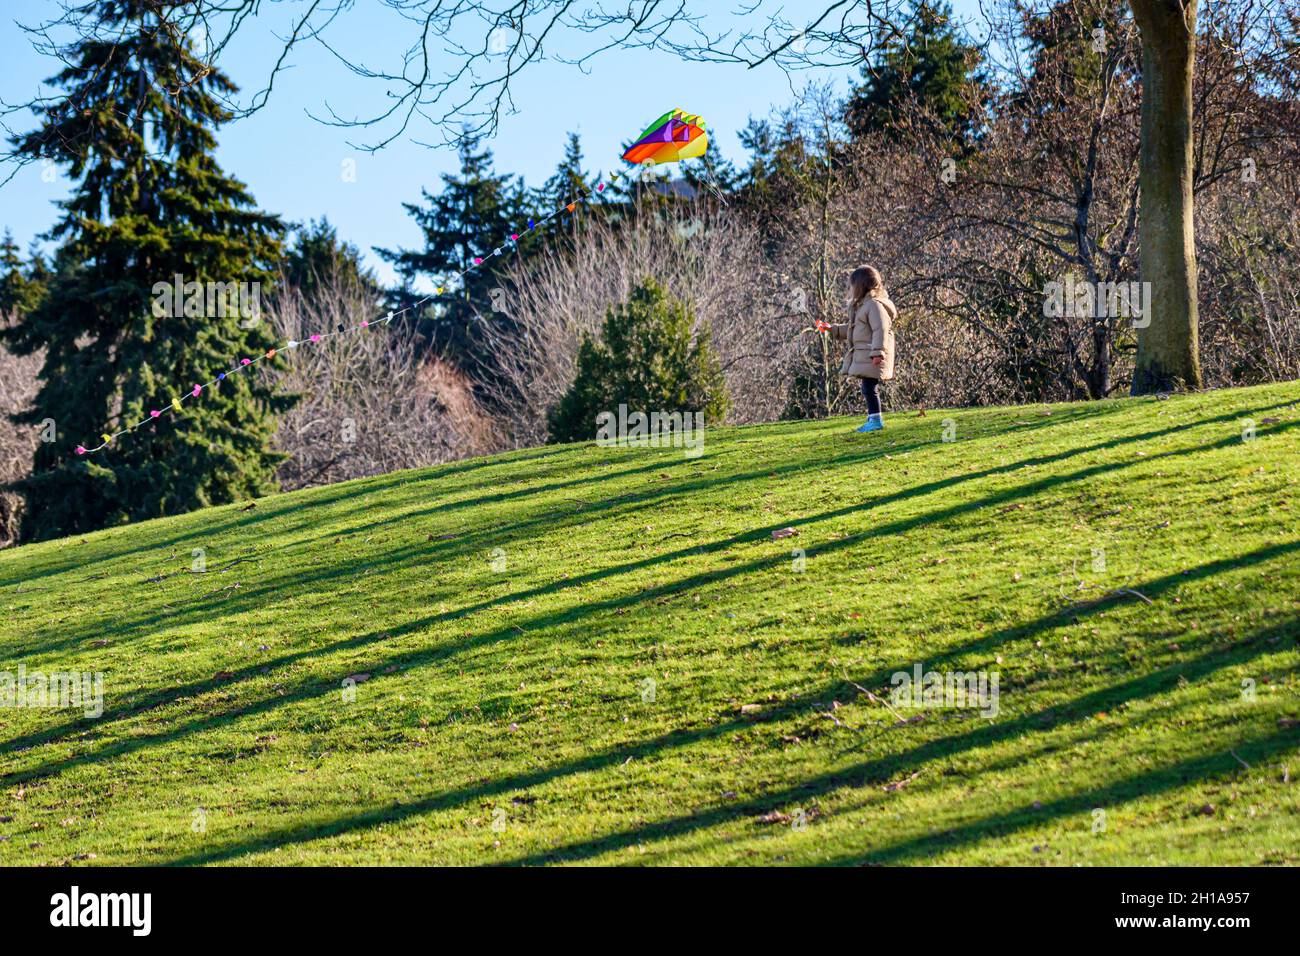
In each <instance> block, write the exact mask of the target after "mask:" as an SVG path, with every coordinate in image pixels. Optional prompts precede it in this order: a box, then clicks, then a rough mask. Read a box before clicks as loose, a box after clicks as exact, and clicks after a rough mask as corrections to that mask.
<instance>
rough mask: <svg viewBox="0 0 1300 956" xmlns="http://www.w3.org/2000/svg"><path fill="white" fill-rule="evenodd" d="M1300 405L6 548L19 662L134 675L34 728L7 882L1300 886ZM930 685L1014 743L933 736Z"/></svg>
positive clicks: (457, 492)
mask: <svg viewBox="0 0 1300 956" xmlns="http://www.w3.org/2000/svg"><path fill="white" fill-rule="evenodd" d="M1298 403H1300V386H1297V385H1295V384H1290V385H1285V386H1270V387H1262V388H1253V389H1242V390H1236V391H1229V392H1216V393H1212V394H1204V395H1195V396H1188V397H1175V398H1172V399H1168V400H1164V401H1162V400H1157V399H1154V398H1152V399H1142V400H1124V401H1113V402H1102V403H1093V404H1078V405H1061V406H1053V407H1051V408H1050V409H1045V408H1041V407H1030V408H1005V409H972V410H963V411H953V412H947V411H931V412H929V413H928V414H926V415H924V416H917V415H916V414H914V413H912V414H907V415H896V416H893V417H891V418H890V419H889V420H888V422H889V427H888V429H887V430H886V431H885V432H884V433H882V434H876V435H857V434H853V433H852V432H851V428H852V426H853V425H855V424H856V423H857V420H854V421H852V422H850V421H848V420H844V419H840V420H833V421H825V422H790V423H782V424H775V425H764V426H758V427H748V428H734V429H717V430H715V431H710V432H709V433H708V435H707V438H706V441H705V444H704V454H703V455H702V456H700V457H698V458H693V459H692V458H689V457H687V456H686V455H685V454H683V452H682V450H680V449H671V448H661V449H652V448H644V447H642V448H635V447H633V448H627V447H624V448H603V447H597V446H595V445H583V446H566V447H549V448H542V449H534V450H529V451H523V452H519V453H515V454H509V455H503V456H499V457H494V458H486V459H478V460H473V461H467V462H461V463H458V464H455V465H449V466H446V467H440V468H435V469H432V470H428V471H422V472H405V473H399V474H392V475H386V476H384V477H380V478H374V479H369V480H364V481H357V482H351V483H348V484H342V485H335V486H331V487H327V488H320V489H315V490H312V491H308V492H303V493H296V494H289V495H281V496H276V497H271V498H266V499H262V500H259V501H258V502H257V503H256V506H255V507H252V508H247V507H245V506H230V507H221V508H213V509H210V510H207V511H204V512H202V513H198V514H193V515H188V516H183V517H178V518H170V519H164V520H159V521H153V522H148V523H145V524H139V525H135V526H132V527H125V528H118V529H114V530H110V531H107V532H101V533H97V534H91V535H86V536H85V537H77V538H69V539H64V540H60V541H54V542H49V543H45V544H40V545H36V546H29V547H23V548H19V549H16V550H11V551H7V552H0V609H2V610H3V620H2V621H0V669H3V670H8V671H10V672H16V669H17V667H18V665H19V664H23V665H24V666H25V667H26V669H27V672H28V673H29V674H30V673H31V672H32V671H35V670H38V669H39V670H42V671H92V672H93V671H102V672H103V674H104V712H103V714H102V716H101V717H99V718H98V719H93V718H87V717H85V716H84V715H83V714H82V713H81V712H80V711H77V710H67V709H62V710H56V709H46V710H33V709H14V708H0V741H2V743H0V862H3V863H5V864H22V863H41V864H59V863H65V862H76V861H86V862H94V863H98V864H129V863H187V864H198V863H218V864H268V863H271V864H291V863H312V864H342V863H358V864H382V863H417V862H419V863H454V864H482V863H530V864H536V863H551V862H589V863H602V864H607V863H742V864H759V863H790V864H796V863H798V864H806V863H817V864H821V863H834V864H840V863H887V864H899V863H905V864H917V863H941V864H953V863H977V864H1058V865H1072V864H1119V863H1136V864H1147V863H1168V862H1178V863H1274V864H1279V863H1290V864H1295V863H1298V862H1300V839H1297V837H1298V836H1300V807H1298V805H1297V797H1298V796H1300V783H1298V782H1296V781H1297V778H1300V750H1298V746H1300V724H1298V723H1297V721H1298V720H1300V676H1298V675H1297V664H1298V663H1300V660H1298V656H1297V654H1298V651H1297V643H1298V640H1300V500H1297V495H1296V491H1297V477H1298V475H1300V429H1298V428H1297V424H1298V423H1300V408H1298V407H1297V404H1298ZM1249 422H1253V423H1254V428H1255V432H1254V437H1253V438H1249V432H1248V431H1247V430H1246V429H1247V425H1248V423H1249ZM945 427H947V428H948V430H949V433H950V435H951V433H952V429H953V428H954V427H955V440H953V441H944V440H943V437H944V431H945ZM1244 436H1245V437H1244ZM1247 438H1249V440H1247ZM786 527H791V528H794V529H795V530H796V531H797V536H794V537H790V538H785V539H782V540H774V539H773V537H772V532H773V531H774V530H778V529H783V528H786ZM196 549H201V554H200V553H196ZM795 549H800V550H801V551H802V558H803V560H802V562H801V561H800V560H799V557H800V555H799V554H798V553H795ZM199 557H202V559H203V561H205V562H206V571H205V572H203V573H196V572H195V570H194V567H195V563H196V561H197V560H198V558H199ZM918 663H920V664H921V665H923V668H924V669H926V670H936V671H941V672H949V671H986V672H989V671H996V672H997V673H998V675H999V680H1000V684H999V700H998V713H997V715H996V716H993V717H989V716H983V715H981V713H980V712H978V711H977V710H973V709H952V708H949V709H919V710H918V709H915V708H899V707H896V706H895V705H894V704H893V703H892V702H891V698H890V696H889V691H890V688H891V675H893V674H894V673H895V672H899V671H907V672H909V673H910V672H912V670H913V667H914V665H916V664H918ZM349 677H351V678H353V679H354V680H353V681H352V682H347V683H353V682H355V687H352V688H348V687H346V686H345V681H346V679H347V678H349ZM651 682H653V683H651ZM350 694H354V695H355V699H354V700H349V699H348V697H349V696H350Z"/></svg>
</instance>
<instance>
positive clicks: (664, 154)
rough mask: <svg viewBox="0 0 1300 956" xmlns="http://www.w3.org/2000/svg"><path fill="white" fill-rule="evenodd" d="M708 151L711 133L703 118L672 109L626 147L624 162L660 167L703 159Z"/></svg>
mask: <svg viewBox="0 0 1300 956" xmlns="http://www.w3.org/2000/svg"><path fill="white" fill-rule="evenodd" d="M708 148H709V134H708V133H707V132H705V130H704V119H703V118H702V117H700V116H696V115H692V114H690V113H686V112H683V111H682V110H669V111H668V112H667V113H665V114H664V115H663V116H661V117H659V118H658V119H657V120H655V121H654V122H653V123H651V124H650V125H649V127H647V128H646V131H645V132H644V133H642V134H641V135H640V137H639V138H638V139H637V141H636V142H635V143H633V144H632V145H631V146H629V147H628V148H627V151H626V152H625V153H624V154H623V159H625V160H626V161H627V162H629V163H635V164H636V165H638V166H642V165H645V164H646V163H649V164H650V165H652V166H657V165H659V164H661V163H676V162H680V161H681V160H683V159H694V158H695V157H697V156H703V155H704V151H705V150H706V149H708Z"/></svg>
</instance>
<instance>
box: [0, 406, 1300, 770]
mask: <svg viewBox="0 0 1300 956" xmlns="http://www.w3.org/2000/svg"><path fill="white" fill-rule="evenodd" d="M1296 424H1300V423H1288V424H1286V425H1280V426H1273V427H1271V428H1270V429H1269V430H1268V431H1269V433H1277V432H1279V431H1283V430H1285V429H1288V428H1291V427H1293V426H1294V425H1296ZM1238 441H1239V439H1236V438H1230V439H1223V440H1221V441H1219V442H1217V443H1214V444H1213V445H1209V446H1205V445H1202V446H1197V447H1194V448H1179V449H1174V450H1171V451H1168V452H1161V453H1159V454H1156V455H1150V456H1147V457H1144V458H1142V459H1137V460H1135V461H1132V462H1126V463H1121V464H1117V465H1110V464H1101V465H1094V466H1090V467H1088V468H1084V469H1080V470H1078V471H1076V472H1073V473H1072V474H1070V475H1064V476H1052V477H1049V478H1044V479H1040V480H1039V481H1036V482H1031V483H1029V484H1028V485H1023V486H1016V487H1013V488H1010V489H1006V490H1004V491H1001V492H998V493H995V494H993V495H989V496H986V497H984V498H981V499H976V500H973V501H966V502H962V503H960V504H958V505H953V506H950V507H948V508H944V509H939V510H937V511H932V512H927V513H925V514H921V515H916V516H913V517H911V518H907V519H902V520H900V521H896V522H892V523H889V524H881V525H874V526H872V528H871V529H870V530H869V531H866V532H863V533H861V534H859V535H854V536H850V537H847V538H841V539H838V540H835V541H830V542H823V543H820V544H810V545H809V547H808V549H807V551H808V554H809V555H811V556H815V555H819V554H827V553H831V552H834V551H839V550H842V549H844V548H847V547H849V546H851V545H853V544H860V543H862V542H864V541H866V540H869V539H871V538H877V537H887V536H889V535H894V534H902V533H904V532H906V531H908V530H910V529H912V528H915V527H918V526H920V525H922V524H927V523H930V522H932V521H943V520H949V519H951V518H953V517H957V516H959V515H962V514H965V513H968V512H973V511H978V510H980V509H981V508H987V507H991V506H995V505H998V504H1002V503H1005V502H1006V501H1008V500H1011V499H1014V498H1017V497H1022V496H1023V495H1024V494H1026V493H1036V492H1037V491H1041V490H1044V489H1047V488H1051V487H1054V486H1056V485H1059V484H1062V483H1065V482H1069V481H1075V480H1080V479H1081V478H1085V477H1090V476H1093V475H1096V474H1099V473H1102V472H1110V471H1114V470H1117V469H1120V468H1126V467H1130V466H1132V465H1134V464H1138V463H1147V464H1149V463H1152V462H1156V461H1159V460H1160V459H1162V458H1170V457H1175V456H1180V455H1185V454H1189V453H1192V452H1197V451H1205V450H1208V449H1209V448H1218V447H1226V446H1228V445H1231V444H1236V443H1237V442H1238ZM1077 453H1081V452H1075V454H1077ZM1053 457H1055V456H1053ZM1063 457H1069V455H1064V456H1063ZM1031 461H1032V459H1031ZM1024 464H1025V463H1024V462H1022V463H1020V464H1018V465H1016V466H999V467H997V468H994V469H989V470H988V471H990V472H992V473H998V472H1003V471H1006V470H1014V469H1015V468H1018V467H1024ZM949 484H951V482H949V481H941V482H933V483H930V485H923V486H918V487H917V488H914V489H906V490H904V491H902V492H899V493H897V494H896V495H893V496H887V497H886V498H885V499H880V500H876V501H872V502H867V503H862V504H855V505H851V506H847V507H845V508H840V509H836V510H834V511H830V512H823V513H821V514H819V515H815V516H813V517H811V518H808V519H804V520H802V521H801V522H799V523H800V524H811V523H814V522H817V521H821V520H826V519H827V518H830V517H837V516H842V515H846V514H851V513H854V512H857V511H860V510H864V509H867V508H871V507H876V506H879V505H882V504H885V503H889V502H892V501H895V500H900V499H902V498H907V497H911V496H914V495H916V494H925V493H929V491H932V490H937V489H941V488H944V487H947V486H948V485H949ZM774 527H775V526H770V527H767V528H762V529H758V530H755V531H750V532H744V533H742V534H740V535H736V536H733V537H731V538H726V539H722V540H721V541H718V542H713V543H711V544H709V545H702V546H697V547H690V548H685V549H681V550H679V551H677V552H674V553H672V554H669V555H657V556H653V557H649V558H644V559H641V560H639V561H636V562H631V563H628V564H623V565H618V566H615V567H612V568H606V569H601V570H599V571H593V572H590V573H588V574H586V575H580V576H578V577H574V578H570V579H567V580H563V581H559V582H552V583H549V584H546V585H539V586H537V587H535V588H530V589H526V590H524V591H521V592H515V593H513V594H511V595H505V596H502V597H498V598H492V599H489V600H487V601H482V602H479V603H477V604H474V605H468V606H465V607H462V608H458V609H455V610H453V611H446V612H441V613H438V614H435V615H430V616H428V617H425V618H420V619H416V620H413V621H408V622H406V623H405V624H401V625H397V626H395V627H389V628H387V629H385V630H383V631H379V632H372V633H368V634H362V635H358V636H356V637H353V638H348V639H346V640H343V641H338V642H335V643H333V644H330V645H327V646H325V647H320V648H310V649H307V650H303V651H299V652H295V653H292V654H288V655H283V656H281V657H279V658H277V659H275V660H271V661H259V662H258V663H257V664H255V665H249V666H248V667H246V668H243V669H241V670H239V671H235V672H233V676H232V678H231V680H232V681H233V680H243V679H248V678H252V677H255V676H258V675H260V674H265V673H268V672H271V671H274V670H276V669H279V668H282V667H286V666H288V665H290V664H294V663H297V662H300V661H302V660H304V659H307V658H310V657H319V656H322V655H325V654H330V653H336V652H339V651H343V650H355V649H357V648H360V647H365V646H368V645H371V644H375V643H379V642H382V641H385V640H391V639H392V638H394V637H398V636H402V635H405V634H409V633H413V632H418V631H421V630H423V629H425V628H428V627H433V626H435V625H439V624H446V623H449V622H451V621H455V620H459V619H461V618H464V617H467V616H469V615H471V614H474V613H477V612H479V611H482V610H486V609H488V608H491V607H494V606H498V605H500V604H503V603H511V602H514V601H520V600H527V599H530V598H536V597H541V596H544V595H549V594H553V593H558V592H559V591H561V590H564V589H566V588H577V587H581V586H582V585H584V584H589V583H595V582H597V581H601V580H604V579H607V578H609V577H613V576H615V575H619V574H626V573H629V572H632V571H636V570H643V569H647V568H650V567H653V566H655V565H657V564H660V563H663V562H665V561H669V560H675V559H676V558H680V557H686V556H692V555H697V554H702V553H712V552H716V551H720V550H725V549H726V548H729V547H732V546H734V545H736V544H739V543H742V542H746V541H758V540H764V539H766V538H768V537H769V536H770V531H771V530H772V528H774ZM1296 547H1300V542H1290V543H1286V544H1282V545H1275V546H1273V547H1270V548H1264V549H1260V550H1259V551H1257V552H1252V553H1250V554H1247V555H1243V556H1240V557H1237V558H1234V559H1224V560H1222V561H1216V562H1211V563H1210V564H1209V565H1206V566H1204V567H1207V568H1213V569H1215V570H1214V571H1213V572H1207V573H1217V572H1218V571H1221V570H1228V569H1231V568H1235V567H1239V566H1241V565H1242V564H1243V563H1253V562H1254V561H1259V560H1268V559H1270V558H1271V557H1275V556H1277V555H1279V554H1284V553H1289V552H1290V551H1291V550H1294V549H1295V548H1296ZM786 560H787V558H786V556H785V554H784V552H782V553H780V554H776V555H772V556H769V557H766V558H760V559H757V560H754V561H750V562H745V563H743V564H736V565H732V566H730V567H727V568H721V569H717V570H712V571H705V572H700V573H697V574H694V575H691V576H688V577H686V578H682V579H678V580H676V581H672V582H668V583H666V584H662V585H658V586H656V587H654V588H649V589H647V590H644V591H641V592H639V593H637V594H635V595H630V596H629V595H624V596H619V597H614V598H607V599H603V600H600V601H591V602H587V603H584V604H583V605H581V606H570V607H567V608H561V609H559V610H557V611H553V612H551V613H548V614H546V615H542V616H540V617H537V618H533V619H531V620H529V621H527V622H525V623H526V624H527V630H526V631H525V630H524V629H523V628H521V627H520V626H518V625H515V624H510V625H507V626H504V627H501V628H498V629H496V630H494V631H489V632H486V633H484V634H481V635H478V636H476V637H473V638H468V639H466V640H464V641H461V642H458V643H455V644H451V645H448V646H445V647H439V648H431V649H428V650H424V651H420V652H417V653H414V654H407V655H402V656H400V657H398V658H396V659H393V660H390V661H389V663H390V664H391V663H397V664H398V667H399V669H400V670H402V671H406V670H409V669H411V668H413V667H423V666H428V665H430V664H433V663H437V662H438V661H441V660H445V659H447V658H449V657H451V656H454V655H457V654H464V653H468V652H469V651H471V650H477V649H480V648H482V647H486V646H490V645H491V644H495V643H498V642H500V641H503V640H509V639H513V638H515V637H516V636H517V635H519V634H520V633H526V632H527V631H538V630H545V629H548V628H551V627H557V626H562V625H566V624H572V623H574V622H576V621H578V620H580V619H583V618H589V617H591V616H593V615H596V614H599V613H601V612H610V611H616V610H618V609H620V608H624V607H627V606H628V605H634V604H637V603H644V602H649V601H653V600H655V599H657V598H660V597H664V596H667V595H670V594H674V593H676V592H679V591H683V590H689V589H691V588H694V587H700V586H704V585H709V584H716V583H718V582H720V581H723V580H726V579H729V578H733V577H736V576H739V575H743V574H747V573H750V572H754V571H759V570H764V569H767V568H771V567H774V566H776V565H778V564H784V562H785V561H786ZM1193 573H1194V572H1193ZM1187 579H1188V575H1186V574H1184V575H1177V576H1175V575H1170V576H1168V577H1167V578H1166V579H1164V580H1165V581H1166V582H1167V583H1166V584H1165V585H1164V586H1165V587H1167V586H1169V583H1172V582H1174V581H1180V580H1187ZM1159 586H1160V585H1159V584H1158V583H1153V584H1149V585H1145V586H1144V587H1148V588H1156V587H1159ZM1103 606H1104V605H1103ZM1056 617H1057V615H1053V616H1052V618H1051V619H1053V620H1054V619H1055V618H1056ZM1000 633H1006V632H1000ZM1003 639H1005V638H1001V639H995V640H992V641H991V642H990V641H989V640H988V639H986V640H985V641H984V642H980V643H983V644H984V645H987V646H996V643H998V642H999V641H1000V640H1003ZM352 667H354V668H355V665H352ZM374 667H375V668H376V669H379V668H380V665H379V664H376V665H374ZM354 672H355V670H349V673H354ZM346 676H348V675H347V674H340V675H339V676H338V678H337V681H335V682H333V683H329V684H321V683H319V682H316V681H310V680H309V681H304V682H302V683H301V684H300V685H299V687H298V688H297V689H296V690H295V691H293V692H289V693H285V694H282V695H280V696H278V697H274V698H269V699H267V700H265V701H262V702H259V703H258V704H254V705H249V706H248V707H247V708H243V709H241V710H238V711H234V712H231V714H230V720H235V719H239V718H241V717H244V716H249V715H251V714H254V713H259V712H262V711H264V710H268V709H270V708H272V707H275V706H279V705H282V704H288V703H291V702H294V701H298V700H304V699H308V698H311V697H316V696H320V695H322V694H325V693H328V692H330V691H332V690H335V689H337V687H338V686H339V684H338V681H341V680H342V679H343V678H344V677H346ZM229 683H230V682H229V681H227V682H224V683H223V682H218V681H216V680H213V679H211V678H207V679H204V680H202V681H197V682H193V683H191V684H188V685H181V686H179V687H174V688H169V689H168V690H165V691H161V692H155V693H153V694H146V695H141V696H139V697H137V698H134V699H128V701H126V702H124V703H123V704H121V705H119V706H116V707H114V708H112V709H111V710H109V711H106V712H105V713H104V714H103V715H102V717H101V718H99V720H98V721H96V722H95V724H94V726H95V728H96V729H100V728H102V727H104V726H106V725H108V724H110V723H111V722H113V721H117V720H124V719H128V718H132V717H136V716H139V714H140V713H141V712H142V711H148V710H151V709H155V708H157V707H161V706H166V705H168V704H171V703H174V702H176V701H177V700H179V699H181V698H184V697H189V696H193V695H195V694H201V693H205V692H207V691H210V690H213V689H215V688H217V687H220V686H229ZM217 719H219V718H205V719H203V720H201V721H195V722H191V723H190V724H187V725H182V727H181V728H174V729H173V730H170V731H166V732H163V733H161V734H158V735H148V736H141V737H133V738H131V739H130V740H129V741H126V742H119V743H117V744H110V745H107V746H106V747H104V748H101V749H100V750H99V751H96V752H95V753H94V754H87V755H82V756H79V757H76V758H71V759H70V760H69V761H67V762H66V763H64V764H62V765H60V764H58V763H54V764H47V765H45V766H43V767H38V768H36V769H34V770H31V771H27V772H20V773H19V774H10V775H7V777H6V778H5V779H7V780H17V781H20V782H21V781H27V780H32V779H37V778H40V777H44V776H48V775H51V774H55V773H59V772H61V771H62V770H63V769H66V768H67V767H70V766H75V765H76V764H78V763H83V762H91V761H93V762H100V761H102V760H106V759H111V758H112V757H113V756H115V755H117V753H119V752H122V751H124V750H125V751H134V750H138V749H141V748H142V747H145V746H148V745H149V744H151V743H154V742H159V743H160V742H165V741H168V740H172V739H176V738H177V737H179V736H182V735H184V734H185V733H190V732H194V731H195V730H202V729H208V728H209V727H211V726H214V723H213V721H214V720H217ZM222 722H223V723H224V722H226V721H222ZM89 724H90V722H89V721H86V720H80V719H79V720H77V721H75V722H71V723H69V724H66V725H63V726H61V727H56V728H51V729H48V730H44V731H37V732H34V733H31V734H28V735H25V736H23V737H20V738H16V739H14V740H11V741H9V742H8V743H7V744H6V745H5V746H6V747H7V748H9V747H31V746H36V745H39V744H47V743H51V742H53V741H55V740H58V739H60V738H61V737H64V736H66V735H68V734H71V733H77V732H81V731H84V730H86V729H88V728H89Z"/></svg>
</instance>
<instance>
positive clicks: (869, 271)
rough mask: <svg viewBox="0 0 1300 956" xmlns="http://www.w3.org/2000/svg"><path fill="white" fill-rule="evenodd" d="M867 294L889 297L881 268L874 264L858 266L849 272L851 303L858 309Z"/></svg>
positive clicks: (880, 297)
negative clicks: (881, 274)
mask: <svg viewBox="0 0 1300 956" xmlns="http://www.w3.org/2000/svg"><path fill="white" fill-rule="evenodd" d="M867 296H874V297H875V298H877V299H887V298H889V293H888V292H886V291H885V280H884V279H882V278H881V277H880V270H878V269H876V268H875V267H874V266H858V267H857V268H856V269H854V270H853V271H852V272H851V273H849V304H850V305H851V306H852V307H853V309H854V310H855V311H856V310H857V308H858V306H859V305H861V304H862V300H863V299H865V298H866V297H867Z"/></svg>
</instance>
